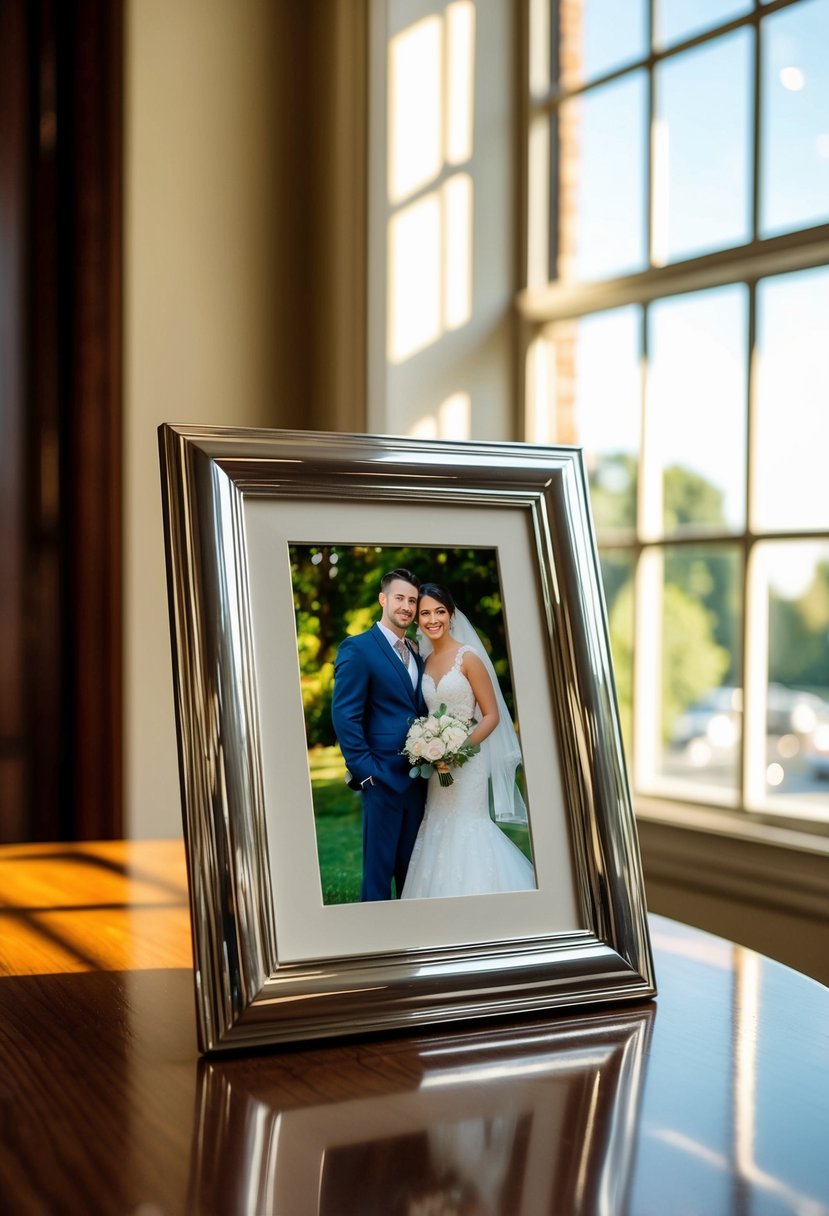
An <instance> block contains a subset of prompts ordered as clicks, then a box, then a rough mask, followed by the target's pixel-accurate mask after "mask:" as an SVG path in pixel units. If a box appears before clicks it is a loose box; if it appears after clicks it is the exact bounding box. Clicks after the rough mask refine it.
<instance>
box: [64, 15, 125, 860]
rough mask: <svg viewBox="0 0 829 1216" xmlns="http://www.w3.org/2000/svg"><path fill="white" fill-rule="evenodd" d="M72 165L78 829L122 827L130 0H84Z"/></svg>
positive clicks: (115, 830) (75, 31) (68, 320)
mask: <svg viewBox="0 0 829 1216" xmlns="http://www.w3.org/2000/svg"><path fill="white" fill-rule="evenodd" d="M73 7H74V24H73V28H72V30H71V34H70V35H69V36H68V38H67V41H70V40H71V71H72V75H71V79H70V82H69V89H68V96H67V99H66V100H67V105H68V106H69V107H71V131H72V142H71V146H70V147H69V148H68V149H67V153H68V154H69V155H71V164H67V165H65V166H64V168H65V172H66V176H67V178H68V189H69V194H70V200H71V206H70V207H69V208H68V209H67V216H68V224H69V225H70V231H69V232H68V233H67V243H68V246H69V249H70V250H71V259H72V269H71V274H70V275H69V276H68V290H67V292H66V293H65V295H64V297H63V300H62V311H63V316H62V324H61V333H62V334H63V335H64V336H65V337H66V338H67V339H68V344H67V350H66V367H67V382H68V397H69V400H70V401H71V417H70V418H68V419H67V425H66V427H65V428H64V432H65V436H66V442H65V470H66V482H67V490H68V495H67V499H68V520H67V525H68V548H69V553H70V560H69V567H68V570H67V582H68V588H69V596H68V601H69V605H70V612H69V630H70V638H69V646H70V650H71V670H72V676H71V680H72V690H71V700H72V714H71V717H72V722H73V730H72V736H73V786H74V804H75V805H74V815H73V819H74V823H73V835H74V837H75V838H76V839H94V838H108V837H113V836H120V835H121V834H122V810H121V783H122V762H121V750H122V749H121V734H122V711H121V703H122V663H121V645H122V634H121V609H122V603H121V531H122V527H121V525H122V520H121V490H122V485H121V437H122V422H121V416H122V366H121V346H122V307H121V298H122V253H121V248H122V210H123V208H122V188H123V173H122V113H123V101H122V95H123V81H122V61H123V53H122V45H123V6H122V3H121V0H76V4H75V5H74V6H73Z"/></svg>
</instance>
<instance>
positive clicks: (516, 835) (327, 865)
mask: <svg viewBox="0 0 829 1216" xmlns="http://www.w3.org/2000/svg"><path fill="white" fill-rule="evenodd" d="M308 764H309V766H310V770H311V789H312V792H313V797H314V822H315V827H316V833H317V855H318V857H319V867H320V879H321V881H322V899H323V903H325V904H351V903H359V900H360V883H361V881H362V873H363V824H362V813H361V804H360V795H359V794H358V793H356V792H355V791H354V790H350V789H349V788H348V786H347V785H346V784H345V765H344V763H343V758H342V756H341V754H340V750H339V748H336V747H314V748H311V750H310V751H309V753H308ZM501 830H502V831H503V832H504V833H505V834H506V835H507V836H509V838H510V840H512V841H514V843H515V844H517V845H518V847H519V849H521V851H522V852H523V853H524V854H525V855H526V856H527V857H528V858H529V859H530V860H532V851H531V849H530V841H529V833H528V831H527V829H526V828H522V827H516V826H515V825H512V824H507V825H505V826H503V827H502V829H501Z"/></svg>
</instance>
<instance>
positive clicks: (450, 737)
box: [443, 726, 467, 752]
mask: <svg viewBox="0 0 829 1216" xmlns="http://www.w3.org/2000/svg"><path fill="white" fill-rule="evenodd" d="M466 738H467V732H466V731H465V730H464V728H463V727H462V726H450V727H449V729H448V730H445V731H444V732H443V741H444V743H445V744H446V746H447V747H448V748H449V750H450V751H453V752H456V751H457V750H458V748H459V747H462V746H463V745H464V743H465V742H466Z"/></svg>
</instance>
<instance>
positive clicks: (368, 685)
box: [332, 568, 426, 900]
mask: <svg viewBox="0 0 829 1216" xmlns="http://www.w3.org/2000/svg"><path fill="white" fill-rule="evenodd" d="M419 586H420V583H419V580H418V579H417V578H416V577H415V575H414V574H412V572H411V570H404V569H402V568H401V569H397V570H391V571H389V573H388V574H384V575H383V578H382V579H381V580H380V594H379V597H378V598H379V600H380V607H381V608H382V615H381V617H380V620H379V621H378V622H376V623H375V624H374V625H372V627H371V629H369V630H368V631H367V632H366V633H362V634H357V635H356V636H354V637H347V638H346V639H345V640H344V641H343V642H342V643H341V644H340V647H339V650H338V652H337V660H336V663H335V664H334V700H333V703H332V714H333V718H334V731H335V733H336V735H337V741H338V743H339V745H340V750H341V751H342V753H343V756H344V757H345V763H346V765H347V767H348V784H349V785H350V786H351V788H352V789H354V790H360V791H361V793H362V796H363V885H362V893H361V899H363V900H374V899H391V880H392V877H394V880H395V887H396V891H397V896H398V898H399V897H400V892H401V891H402V890H403V883H404V881H405V878H406V871H407V869H408V868H409V858H410V857H411V855H412V849H413V847H414V842H415V837H416V836H417V832H418V828H419V827H420V821H421V819H422V818H423V805H424V802H425V800H426V782H425V781H415V780H413V779H412V778H411V777H410V776H409V767H410V766H409V762H408V760H407V759H406V757H405V756H403V755H401V754H400V753H401V749H402V747H403V744H404V742H405V739H406V733H407V731H408V728H409V723H410V722H411V720H412V719H413V718H416V717H420V716H421V715H422V714H425V713H426V706H425V704H424V702H423V693H422V691H421V683H422V680H423V662H422V660H421V658H420V656H419V655H418V654H417V652H416V650H415V648H414V646H413V645H412V643H411V642H409V641H408V640H407V639H406V638H405V633H406V629H407V628H408V626H409V625H410V624H411V623H412V621H413V620H414V618H415V614H416V612H417V592H418V587H419Z"/></svg>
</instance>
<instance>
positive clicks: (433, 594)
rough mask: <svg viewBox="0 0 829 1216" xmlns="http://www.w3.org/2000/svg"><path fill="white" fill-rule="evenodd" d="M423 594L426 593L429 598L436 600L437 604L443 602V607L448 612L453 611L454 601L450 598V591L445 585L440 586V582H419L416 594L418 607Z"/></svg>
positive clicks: (451, 612)
mask: <svg viewBox="0 0 829 1216" xmlns="http://www.w3.org/2000/svg"><path fill="white" fill-rule="evenodd" d="M424 595H428V597H429V599H430V600H437V601H438V603H439V604H443V606H444V608H445V609H446V610H447V612H448V613H449V614H450V616H451V615H452V614H453V613H454V611H455V601H454V600H453V599H452V593H451V592H450V591H447V590H446V588H445V587H441V585H440V583H421V584H420V590H419V591H418V595H417V606H418V608H419V607H420V601H421V600H422V599H423V597H424Z"/></svg>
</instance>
